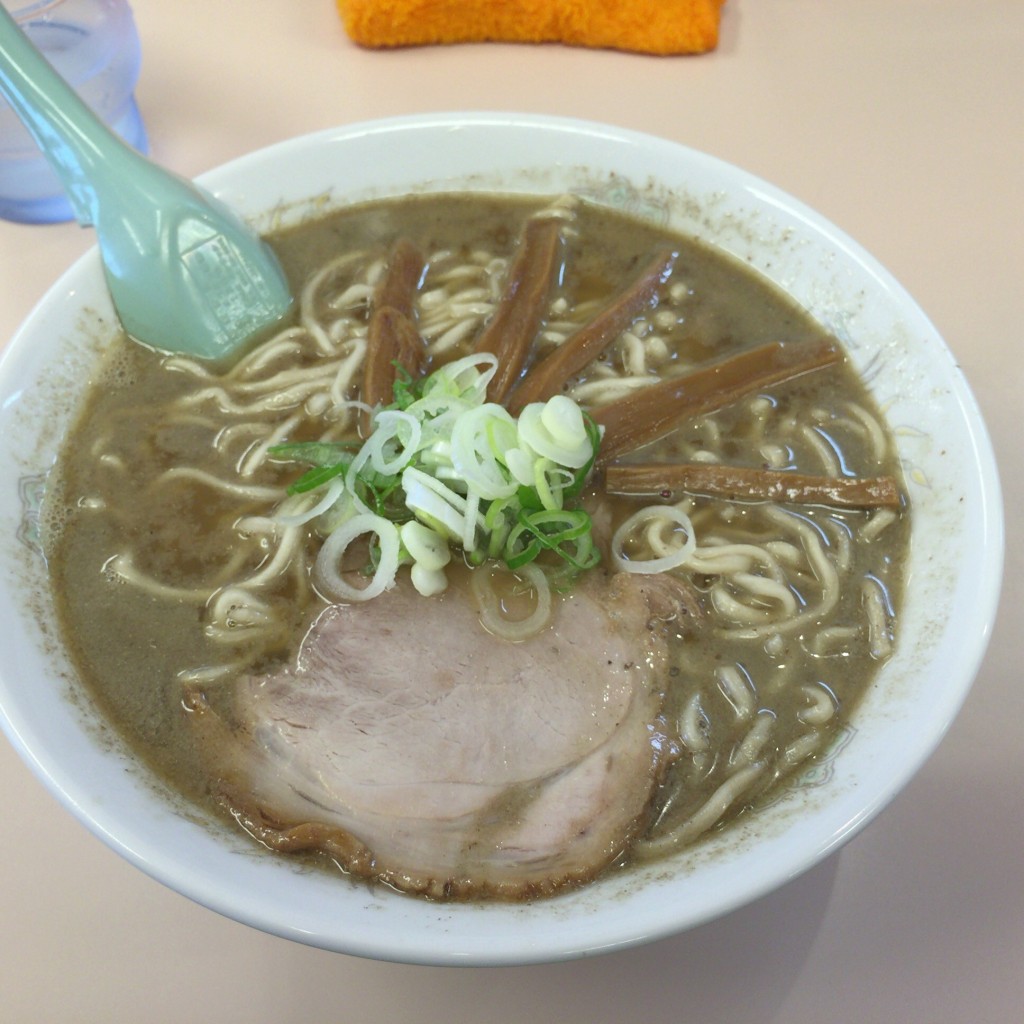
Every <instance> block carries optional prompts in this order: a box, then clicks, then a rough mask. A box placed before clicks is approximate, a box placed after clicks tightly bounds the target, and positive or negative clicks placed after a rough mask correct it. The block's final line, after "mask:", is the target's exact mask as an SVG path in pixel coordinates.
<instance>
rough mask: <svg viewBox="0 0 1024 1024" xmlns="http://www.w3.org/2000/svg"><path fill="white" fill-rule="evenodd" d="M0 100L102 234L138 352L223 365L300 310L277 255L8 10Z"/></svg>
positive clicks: (0, 54) (81, 215) (115, 292)
mask: <svg viewBox="0 0 1024 1024" xmlns="http://www.w3.org/2000/svg"><path fill="white" fill-rule="evenodd" d="M0 93H2V94H3V95H4V96H5V97H6V99H7V101H8V102H9V103H10V105H11V107H12V108H13V109H14V111H15V113H16V114H17V115H18V116H19V117H20V118H21V120H22V121H23V122H24V123H25V125H26V127H27V128H28V130H29V131H30V132H31V133H32V135H33V137H34V138H35V140H36V142H37V143H38V145H39V147H40V148H41V149H42V151H43V153H44V154H45V155H46V157H47V159H48V160H49V162H50V164H51V165H52V166H53V168H54V170H55V171H56V173H57V175H58V176H59V177H60V180H61V182H62V184H63V186H64V190H65V191H66V193H67V195H68V199H69V201H70V203H71V208H72V209H73V210H74V213H75V217H76V219H77V220H78V222H79V223H80V224H82V225H83V226H89V225H92V226H93V227H94V228H95V229H96V235H97V239H98V241H99V249H100V256H101V258H102V260H103V267H104V271H105V274H106V279H107V285H108V287H109V289H110V294H111V296H112V298H113V300H114V307H115V308H116V309H117V313H118V315H119V316H120V318H121V323H122V324H123V325H124V328H125V330H126V331H127V332H128V334H130V335H131V336H132V337H133V338H135V339H136V340H137V341H141V342H142V343H143V344H145V345H149V346H151V347H153V348H157V349H161V350H163V351H166V352H180V353H185V354H188V355H193V356H198V357H200V358H203V359H211V360H217V361H220V360H227V359H230V358H231V356H232V355H234V354H235V353H237V352H239V351H240V350H242V349H244V348H246V347H247V346H248V345H249V344H250V343H251V342H253V340H254V339H257V338H259V337H260V336H261V335H263V334H265V333H269V331H270V329H271V327H272V326H273V325H274V324H276V323H278V322H279V321H281V320H282V319H283V318H284V317H285V316H286V315H287V314H288V311H289V310H290V308H291V306H292V296H291V293H290V291H289V289H288V285H287V282H286V280H285V277H284V274H283V273H282V271H281V268H280V265H279V264H278V262H277V259H276V258H275V256H274V254H273V252H272V251H271V250H270V248H269V247H268V246H267V245H266V244H265V243H264V242H262V241H261V240H260V239H259V238H258V237H257V236H256V235H255V233H254V232H253V231H252V230H251V229H250V228H249V227H248V226H247V225H246V224H244V223H243V222H242V220H241V219H240V218H239V217H238V216H237V215H236V214H234V213H233V212H232V211H231V210H229V209H228V208H227V206H225V205H224V204H223V203H222V202H220V201H219V200H217V199H215V198H214V197H213V196H212V195H210V194H209V193H208V192H206V191H205V190H203V189H201V188H199V187H198V186H197V185H195V184H193V183H192V182H189V181H186V180H185V179H184V178H181V177H178V176H177V175H175V174H171V173H170V172H168V171H165V170H163V169H162V168H160V167H157V166H156V164H154V163H152V161H150V160H147V159H146V158H145V157H144V156H142V155H141V154H140V153H138V152H137V151H136V150H134V149H132V148H131V147H130V146H128V145H127V144H126V143H125V142H123V141H122V140H121V139H120V138H119V137H118V136H117V135H115V134H114V132H112V131H111V130H110V129H109V128H108V127H107V126H106V125H105V124H104V123H103V122H102V121H101V120H100V119H99V118H98V117H97V116H96V115H95V114H94V113H93V112H92V110H91V109H90V108H89V107H88V106H87V105H86V103H85V102H83V100H82V99H81V98H80V97H79V96H78V94H77V93H76V92H75V91H74V90H73V89H72V88H71V87H70V86H69V85H68V84H67V83H66V82H65V81H64V79H63V78H61V77H60V75H59V74H58V73H57V72H56V71H55V70H54V69H53V67H52V66H51V65H50V64H49V62H48V61H47V60H46V59H45V58H44V57H43V56H42V54H41V53H40V52H39V51H38V50H37V49H36V48H35V47H34V46H33V45H32V43H31V42H30V41H29V39H28V37H27V36H26V35H25V34H24V33H23V32H22V30H21V29H20V28H19V27H18V25H17V24H16V23H15V21H14V19H13V18H12V17H11V16H10V15H9V14H8V13H7V11H6V10H5V9H4V7H3V6H2V5H0Z"/></svg>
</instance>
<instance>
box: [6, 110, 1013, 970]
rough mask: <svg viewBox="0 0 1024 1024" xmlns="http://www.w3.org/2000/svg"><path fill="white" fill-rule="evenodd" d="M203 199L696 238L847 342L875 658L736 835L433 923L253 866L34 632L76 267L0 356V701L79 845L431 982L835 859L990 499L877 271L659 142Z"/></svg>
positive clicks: (335, 168) (530, 143) (327, 177)
mask: <svg viewBox="0 0 1024 1024" xmlns="http://www.w3.org/2000/svg"><path fill="white" fill-rule="evenodd" d="M204 183H205V184H206V185H207V186H209V187H210V188H212V189H213V190H214V191H215V192H217V193H218V194H219V195H220V196H221V197H222V198H224V199H226V200H227V201H228V202H229V203H230V204H232V205H233V206H235V207H236V208H237V209H239V210H240V211H241V212H243V213H244V214H245V215H247V216H249V217H251V218H252V219H254V221H255V222H256V224H257V226H258V227H260V228H261V229H265V228H270V227H276V226H280V225H281V224H284V223H291V222H294V221H295V220H297V219H300V218H302V217H304V216H307V215H308V214H310V213H311V212H315V211H317V210H320V209H324V208H326V207H329V206H332V205H335V204H342V203H345V202H348V201H352V200H362V199H368V198H373V197H377V196H383V195H390V194H396V193H404V192H407V191H409V190H411V189H420V190H424V189H425V190H451V189H462V188H472V189H492V190H493V189H497V190H507V191H520V192H522V191H527V192H555V191H562V190H577V191H582V192H585V193H587V194H589V195H591V196H593V197H596V198H598V199H600V200H603V201H604V202H606V203H609V204H613V205H617V206H624V207H627V208H629V209H630V210H632V211H633V212H635V213H637V214H639V215H641V216H647V217H655V218H659V219H661V220H665V221H667V222H668V223H670V224H671V225H672V226H674V227H677V228H680V229H682V230H683V231H686V232H689V233H691V234H694V235H699V236H701V237H703V238H705V239H708V240H710V241H712V242H714V243H715V244H716V245H718V246H720V247H721V248H723V249H725V250H728V251H729V252H731V253H733V254H735V255H736V256H738V257H740V258H741V259H743V260H746V261H748V262H749V263H750V264H751V265H752V266H754V267H756V268H757V269H758V270H760V271H761V272H762V273H763V274H765V275H767V276H768V277H769V278H771V279H773V280H774V281H775V282H776V283H777V284H779V285H780V286H781V287H782V288H783V289H785V290H786V291H787V292H789V293H790V294H791V295H793V296H794V297H795V298H796V299H797V300H798V301H799V302H800V303H801V304H802V305H803V306H805V307H806V308H808V309H809V310H810V311H811V312H812V313H813V314H814V315H815V316H816V317H817V318H818V319H819V320H821V321H822V322H823V323H825V324H826V325H827V326H828V327H829V328H831V329H832V330H833V331H834V332H835V333H836V334H837V335H838V336H839V337H840V338H841V339H842V341H843V342H844V343H845V345H846V346H847V348H848V350H849V352H850V354H851V356H852V358H853V360H854V361H855V363H856V364H857V365H858V366H859V367H860V368H861V370H862V372H863V373H864V375H865V376H866V377H867V379H868V380H869V382H870V386H871V388H872V390H873V391H874V393H875V396H876V397H877V399H878V400H879V401H880V403H881V405H882V407H883V408H885V409H886V410H887V414H888V418H889V421H890V423H891V425H892V426H893V427H894V428H895V429H896V432H897V436H898V443H899V446H900V451H901V456H902V459H903V462H904V465H905V467H906V471H907V477H908V480H909V487H910V490H911V499H912V502H913V516H914V518H913V530H912V533H913V539H912V551H911V555H910V566H909V583H908V586H907V588H906V597H905V608H904V610H903V614H902V618H901V623H900V637H899V643H898V648H897V651H896V654H895V656H894V657H893V659H892V661H891V662H890V663H889V664H888V665H887V666H886V667H885V669H884V671H883V672H882V674H881V675H880V677H879V678H878V681H877V683H876V684H875V685H874V686H873V687H872V690H871V693H870V695H869V696H868V698H867V700H866V702H865V704H864V705H863V706H862V707H861V708H860V710H859V712H858V714H857V715H856V719H855V721H854V722H853V727H852V729H851V730H850V735H849V739H848V742H847V743H846V744H845V745H844V746H843V747H842V749H841V750H840V751H839V752H838V753H837V754H836V755H835V756H834V757H833V758H832V759H831V760H830V761H829V762H828V763H827V764H826V765H825V766H823V767H821V768H819V769H817V770H816V771H815V772H813V773H809V774H805V775H804V776H802V777H801V778H800V779H799V780H798V784H797V785H795V786H794V787H792V789H790V790H789V791H788V792H787V793H786V795H785V797H784V798H783V799H781V800H780V801H778V802H777V803H775V804H774V805H772V806H771V807H770V808H767V809H766V810H764V811H762V812H760V813H759V814H758V815H756V817H755V818H753V819H752V825H751V826H748V827H740V828H734V829H732V830H730V831H727V832H725V833H724V834H723V835H721V836H720V837H718V838H715V839H712V840H711V841H709V842H708V843H706V844H704V845H703V846H702V847H701V848H700V849H699V851H698V852H690V853H684V854H683V855H681V856H679V857H678V858H677V859H675V860H674V861H669V862H666V863H661V864H658V865H655V866H651V867H648V868H644V869H640V870H636V871H634V872H632V873H629V874H626V875H625V876H619V875H613V876H611V877H609V878H607V879H605V880H603V881H599V882H597V883H596V884H594V885H591V886H590V887H589V888H586V889H584V890H582V891H580V892H576V893H572V894H569V895H566V896H563V897H560V898H556V899H553V900H549V901H545V902H539V903H536V904H533V905H526V906H503V905H490V906H461V905H459V906H445V905H438V904H434V903H428V902H424V901H421V900H416V899H410V898H407V897H402V896H398V895H395V894H393V893H390V892H388V891H385V890H381V889H378V890H371V889H369V888H367V887H365V886H361V885H350V884H349V883H348V882H346V881H345V880H339V879H337V878H334V877H330V876H328V875H327V874H325V873H317V872H310V871H305V870H301V869H299V868H297V867H296V866H295V865H293V864H292V863H291V862H289V861H288V860H286V859H282V858H274V857H271V856H265V855H257V854H256V853H254V851H253V850H252V849H251V847H250V846H249V845H248V844H247V843H245V842H243V841H241V839H238V838H235V837H233V836H232V835H230V834H229V833H227V832H226V831H225V830H224V829H222V828H220V827H216V826H214V827H209V826H207V825H204V824H202V823H200V822H197V821H196V818H195V814H194V812H192V811H190V810H188V809H186V808H184V807H182V806H180V804H179V803H178V801H177V800H176V799H175V798H174V797H172V796H170V795H169V794H166V793H163V792H162V791H161V785H160V784H159V783H158V782H156V781H155V780H154V779H152V778H151V777H150V776H149V774H148V773H147V771H146V769H145V768H144V767H142V766H140V765H139V764H138V763H137V762H136V760H135V759H134V758H133V757H132V755H131V754H130V753H128V752H127V751H126V750H125V749H124V748H123V747H122V745H121V744H120V743H119V741H118V740H117V737H116V736H113V735H111V730H110V729H108V728H107V727H106V726H105V725H104V724H103V723H102V720H101V719H100V718H99V716H98V715H97V714H96V712H95V710H94V709H93V708H92V707H91V705H90V702H89V699H88V697H87V696H85V695H84V694H83V693H82V692H81V691H80V690H79V689H78V688H77V687H76V683H75V679H74V675H73V673H72V671H71V669H70V667H69V665H68V661H67V659H66V657H65V655H64V653H63V652H62V650H61V648H60V644H59V642H58V640H57V639H56V638H55V636H54V633H53V630H52V628H51V625H50V624H51V623H52V611H51V608H50V602H49V599H48V597H47V594H46V577H45V571H44V565H43V560H42V557H41V556H40V554H39V553H38V550H37V549H36V545H35V539H34V532H33V531H34V525H35V524H34V520H33V512H34V511H35V510H36V509H37V508H38V494H39V489H40V486H41V483H42V480H43V478H44V476H45V474H46V471H47V468H48V467H49V466H50V465H51V463H52V461H53V458H54V452H55V450H56V449H57V447H58V446H59V444H60V440H61V436H62V433H63V431H64V430H65V429H66V427H67V425H68V423H69V419H70V417H71V415H72V413H73V411H74V408H75V405H76V402H77V401H78V399H79V398H80V397H81V395H82V393H83V391H84V390H85V386H86V382H87V381H88V379H89V376H90V368H91V367H92V366H93V365H94V363H95V362H96V359H97V354H98V351H99V350H100V349H101V347H102V345H103V339H104V338H105V337H106V335H107V332H106V331H105V330H104V325H105V324H109V322H110V320H111V316H112V314H111V310H110V306H109V303H108V300H107V298H106V295H105V291H104V286H103V282H102V275H101V270H100V263H99V259H98V257H97V255H96V254H95V253H92V254H90V255H88V256H86V257H85V258H84V259H83V260H81V261H80V262H79V263H77V264H76V265H75V266H74V267H73V268H72V269H71V270H70V271H69V272H68V273H67V274H66V275H65V276H64V277H63V278H62V279H61V280H60V281H59V282H58V283H57V284H56V285H55V286H54V288H53V290H52V291H51V292H50V293H49V294H48V295H47V297H46V298H45V299H44V300H43V301H42V303H41V304H40V305H39V307H38V309H37V310H36V311H35V312H34V313H33V315H32V316H31V317H30V319H29V321H28V323H26V324H25V326H24V328H23V329H22V330H21V332H20V333H19V334H18V336H17V337H16V338H15V339H14V340H13V342H12V343H11V344H10V345H9V346H8V348H7V349H6V351H5V352H4V355H3V359H2V362H0V436H2V437H3V442H4V443H3V446H2V451H0V524H2V525H0V564H2V579H3V582H2V584H0V707H2V712H3V715H2V717H3V724H4V728H5V729H6V731H7V734H8V736H9V737H10V739H11V741H12V742H13V743H14V745H15V746H16V747H17V748H18V750H19V751H20V753H21V754H22V755H23V757H24V758H25V759H26V760H27V761H28V763H29V764H30V765H31V766H32V767H33V768H34V769H35V771H36V772H37V773H38V774H39V775H40V776H41V778H42V779H43V781H44V782H45V783H46V785H47V786H48V787H49V788H50V790H51V791H52V792H53V793H54V794H55V795H56V796H57V798H58V799H60V800H61V801H62V802H63V803H64V804H65V805H66V806H67V807H68V808H69V809H70V810H71V811H72V812H73V813H74V814H75V815H77V816H78V817H79V818H80V819H81V820H82V821H83V822H84V823H85V824H86V825H88V826H89V827H90V828H91V829H92V830H93V831H94V832H95V833H96V834H97V835H99V836H100V837H101V838H102V839H103V840H104V841H105V842H107V843H108V844H109V845H110V846H112V847H113V848H114V849H115V850H117V851H118V852H119V853H121V854H122V855H123V856H125V857H126V858H128V860H130V861H131V862H133V863H134V864H136V865H137V866H138V867H140V868H141V869H142V870H143V871H146V872H148V873H149V874H151V875H152V876H154V877H155V878H157V879H159V880H160V881H162V882H164V883H165V884H167V885H168V886H170V887H172V888H173V889H176V890H178V891H179V892H181V893H184V894H185V895H187V896H189V897H191V898H192V899H194V900H196V901H198V902H199V903H202V904H205V905H206V906H208V907H211V908H213V909H214V910H217V911H219V912H221V913H223V914H226V915H228V916H230V917H233V918H236V919H238V920H240V921H243V922H246V923H248V924H251V925H253V926H255V927H257V928H262V929H265V930H266V931H269V932H273V933H276V934H278V935H282V936H286V937H288V938H292V939H296V940H298V941H301V942H305V943H310V944H313V945H317V946H322V947H324V948H326V949H332V950H339V951H343V952H348V953H354V954H360V955H364V956H370V957H376V958H381V959H389V960H399V961H410V962H417V963H433V964H502V963H525V962H533V961H543V960H556V959H562V958H568V957H573V956H580V955H584V954H589V953H595V952H599V951H604V950H610V949H615V948H620V947H623V946H627V945H630V944H635V943H639V942H643V941H647V940H651V939H655V938H658V937H660V936H664V935H667V934H670V933H673V932H676V931H679V930H681V929H684V928H688V927H691V926H693V925H696V924H698V923H701V922H704V921H707V920H708V919H710V918H712V917H715V916H716V915H719V914H722V913H724V912H726V911H728V910H731V909H733V908H735V907H737V906H739V905H741V904H743V903H745V902H747V901H750V900H753V899H755V898H757V897H758V896H761V895H762V894H764V893H766V892H768V891H769V890H771V889H773V888H774V887H776V886H778V885H780V884H782V883H783V882H786V881H787V880H789V879H791V878H792V877H793V876H795V875H797V874H798V873H800V872H802V871H804V870H805V869H807V868H809V867H810V866H811V865H813V864H814V863H816V862H817V861H819V860H820V859H821V858H823V857H824V856H826V855H827V854H828V853H829V852H831V851H833V850H835V849H836V848H837V847H838V846H839V845H840V844H841V843H842V842H844V841H845V840H847V839H849V838H850V836H851V835H853V834H854V833H855V832H856V831H857V830H858V829H860V828H861V827H862V826H863V825H864V824H865V823H866V822H868V821H869V820H870V819H871V818H872V817H873V816H874V815H875V814H876V813H878V811H879V810H880V809H881V808H882V807H883V806H884V805H885V804H886V803H887V802H888V801H889V800H891V799H892V797H893V796H894V795H895V794H896V793H897V791H898V790H900V789H901V787H903V786H904V784H905V783H906V782H907V781H908V780H909V779H910V777H911V776H912V775H913V774H914V773H915V772H916V771H917V769H918V768H919V767H920V766H921V764H922V763H923V762H924V760H925V759H926V758H927V757H928V755H929V754H930V753H931V751H932V750H933V749H934V747H935V745H936V744H937V743H938V741H939V739H940V738H941V737H942V735H943V733H944V732H945V731H946V729H947V727H948V726H949V724H950V722H951V721H952V719H953V717H954V715H955V714H956V712H957V710H958V709H959V707H960V705H961V702H962V701H963V699H964V696H965V694H966V692H967V690H968V688H969V686H970V684H971V681H972V679H973V677H974V675H975V672H976V670H977V667H978V664H979V661H980V659H981V657H982V654H983V651H984V647H985V644H986V642H987V639H988V635H989V631H990V627H991V624H992V619H993V616H994V611H995V605H996V601H997V595H998V589H999V580H1000V573H1001V565H1002V519H1001V503H1000V497H999V488H998V480H997V475H996V470H995V466H994V462H993V458H992V453H991V449H990V446H989V442H988V438H987V435H986V431H985V428H984V425H983V423H982V421H981V418H980V416H979V414H978V410H977V408H976V406H975V403H974V401H973V399H972V397H971V395H970V393H969V391H968V388H967V386H966V384H965V382H964V380H963V378H962V376H961V374H960V372H959V371H958V369H957V367H956V365H955V363H954V361H953V358H952V356H951V355H950V353H949V351H948V350H947V349H946V347H945V346H944V344H943V342H942V341H941V339H940V338H939V337H938V335H937V334H936V332H935V330H934V328H933V327H932V325H931V324H930V323H929V321H928V320H927V319H926V317H925V316H924V314H923V313H922V312H921V311H920V310H919V309H918V307H917V306H916V305H915V304H914V302H913V301H912V300H911V299H910V298H909V297H908V295H907V294H906V293H905V292H904V291H903V289H902V288H901V287H900V286H899V285H898V284H897V283H896V282H895V281H894V280H893V279H892V277H891V276H890V275H889V274H888V273H887V272H886V271H885V270H884V269H883V268H882V267H880V266H879V265H878V263H877V262H875V260H873V259H872V258H871V257H870V256H869V255H867V254H866V253H865V252H864V251H863V250H861V249H860V248H859V247H858V246H857V245H856V244H855V243H854V242H853V241H851V240H850V239H849V238H847V237H846V236H845V235H843V234H842V233H841V232H840V231H838V230H837V229H836V228H835V227H833V226H832V225H830V224H829V223H827V222H826V221H825V220H823V219H822V218H821V217H820V216H818V215H817V214H815V213H814V212H813V211H811V210H809V209H808V208H807V207H805V206H803V205H802V204H800V203H799V202H797V201H796V200H794V199H792V198H790V197H789V196H787V195H784V194H783V193H781V192H779V191H778V190H777V189H775V188H773V187H772V186H770V185H767V184H765V183H764V182H762V181H759V180H757V179H755V178H753V177H752V176H750V175H749V174H746V173H744V172H743V171H740V170H737V169H736V168H734V167H731V166H728V165H726V164H723V163H721V162H720V161H717V160H715V159H712V158H710V157H707V156H704V155H702V154H699V153H695V152H693V151H691V150H688V149H685V148H683V147H681V146H679V145H676V144H673V143H669V142H665V141H661V140H658V139H654V138H650V137H647V136H643V135H638V134H633V133H630V132H626V131H622V130H619V129H616V128H611V127H606V126H602V125H597V124H588V123H580V122H575V121H564V120H553V119H549V118H541V117H530V116H517V115H508V114H497V115H461V114H460V115H438V116H427V117H417V118H409V119H402V120H392V121H385V122H378V123H370V124H362V125H355V126H351V127H347V128H340V129H337V130H334V131H328V132H324V133H320V134H317V135H313V136H310V137H306V138H301V139H297V140H294V141H291V142H286V143H283V144H281V145H278V146H274V147H272V148H270V149H268V150H264V151H262V152H259V153H255V154H253V155H251V156H248V157H245V158H243V159H241V160H238V161H236V162H234V163H232V164H230V165H228V166H227V167H224V168H222V169H220V170H218V171H216V172H213V173H211V174H209V175H207V176H206V177H205V178H204Z"/></svg>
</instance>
